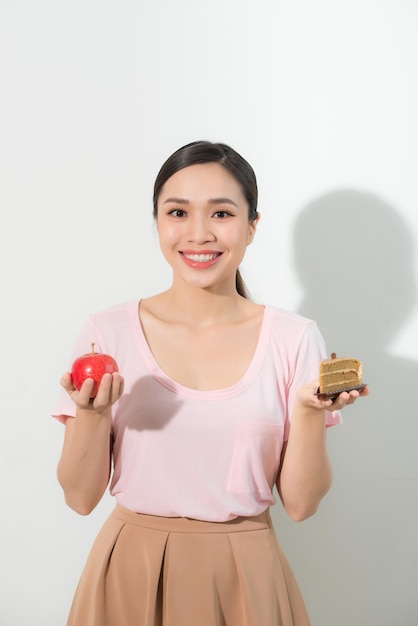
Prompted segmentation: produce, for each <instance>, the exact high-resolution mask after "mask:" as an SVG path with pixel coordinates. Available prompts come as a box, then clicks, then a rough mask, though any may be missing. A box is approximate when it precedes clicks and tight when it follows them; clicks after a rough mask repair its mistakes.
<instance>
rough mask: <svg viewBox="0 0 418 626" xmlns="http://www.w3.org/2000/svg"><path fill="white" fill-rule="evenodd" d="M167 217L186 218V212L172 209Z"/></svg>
mask: <svg viewBox="0 0 418 626" xmlns="http://www.w3.org/2000/svg"><path fill="white" fill-rule="evenodd" d="M167 215H172V216H173V217H185V216H186V211H184V210H183V209H172V210H171V211H169V212H168V214H167Z"/></svg>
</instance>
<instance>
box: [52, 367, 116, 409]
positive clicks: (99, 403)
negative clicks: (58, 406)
mask: <svg viewBox="0 0 418 626" xmlns="http://www.w3.org/2000/svg"><path fill="white" fill-rule="evenodd" d="M60 383H61V385H62V387H64V389H65V391H66V392H67V393H68V395H69V396H70V397H71V399H72V400H73V402H74V403H75V404H76V406H77V407H78V408H79V409H83V410H87V411H94V412H96V413H105V412H106V411H108V410H109V411H110V408H111V406H112V404H114V403H115V402H116V401H117V400H119V398H120V397H121V396H122V394H123V388H124V379H123V376H121V374H119V372H114V373H113V374H104V376H103V378H102V380H101V381H100V384H99V388H98V390H97V395H96V397H95V398H91V392H92V390H93V385H94V381H93V379H92V378H87V379H86V380H85V381H84V383H83V385H82V387H81V389H80V391H77V389H76V388H75V387H74V384H73V381H72V378H71V374H70V372H65V374H64V375H63V376H62V377H61V381H60Z"/></svg>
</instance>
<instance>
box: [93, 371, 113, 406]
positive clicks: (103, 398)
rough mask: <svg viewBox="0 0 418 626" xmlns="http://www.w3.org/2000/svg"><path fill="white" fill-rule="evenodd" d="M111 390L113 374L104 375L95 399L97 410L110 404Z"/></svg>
mask: <svg viewBox="0 0 418 626" xmlns="http://www.w3.org/2000/svg"><path fill="white" fill-rule="evenodd" d="M111 390H112V374H104V375H103V377H102V379H101V381H100V384H99V388H98V390H97V394H96V397H95V399H94V403H93V404H94V407H95V408H104V407H106V406H108V405H109V404H110V395H111Z"/></svg>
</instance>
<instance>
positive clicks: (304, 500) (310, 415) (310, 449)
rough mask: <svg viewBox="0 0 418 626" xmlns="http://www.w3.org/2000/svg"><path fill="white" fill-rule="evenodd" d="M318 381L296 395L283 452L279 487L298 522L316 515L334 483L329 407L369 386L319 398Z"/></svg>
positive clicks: (353, 397)
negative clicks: (328, 441)
mask: <svg viewBox="0 0 418 626" xmlns="http://www.w3.org/2000/svg"><path fill="white" fill-rule="evenodd" d="M317 388H318V383H317V381H314V382H313V383H310V384H308V385H305V386H304V387H301V388H300V389H299V390H298V393H297V395H296V398H295V403H294V408H293V413H292V426H291V429H290V433H289V440H288V442H287V443H285V445H284V447H283V451H282V458H281V466H280V470H279V475H278V479H277V483H276V484H277V489H278V491H279V495H280V498H281V500H282V502H283V506H284V507H285V509H286V511H287V513H288V514H289V515H290V517H291V518H292V519H293V520H295V521H302V520H304V519H306V518H308V517H310V516H311V515H313V514H314V513H315V512H316V511H317V509H318V507H319V504H320V502H321V500H322V498H323V497H324V496H325V494H326V493H327V491H328V490H329V488H330V487H331V482H332V470H331V465H330V461H329V458H328V453H327V449H326V427H325V414H326V410H340V409H342V408H343V407H344V406H346V405H348V404H353V403H354V402H355V400H356V399H357V398H358V397H359V396H360V395H362V396H363V395H364V396H365V395H368V393H369V392H368V389H367V387H366V388H365V389H364V391H363V392H362V393H361V394H359V392H358V391H350V393H347V392H344V393H341V394H340V395H339V396H338V398H337V399H336V400H335V401H334V402H332V401H331V400H320V399H318V397H317V396H316V395H315V391H316V389H317Z"/></svg>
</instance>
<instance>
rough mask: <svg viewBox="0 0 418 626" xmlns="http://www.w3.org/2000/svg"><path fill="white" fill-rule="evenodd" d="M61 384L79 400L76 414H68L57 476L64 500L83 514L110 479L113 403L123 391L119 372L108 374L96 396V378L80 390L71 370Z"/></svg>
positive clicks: (86, 513)
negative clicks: (94, 395) (94, 386)
mask: <svg viewBox="0 0 418 626" xmlns="http://www.w3.org/2000/svg"><path fill="white" fill-rule="evenodd" d="M61 384H62V386H63V387H64V389H65V390H66V391H67V393H68V394H69V395H70V396H71V398H72V399H73V400H74V402H75V404H76V407H77V409H76V416H75V417H74V418H71V417H68V418H67V422H66V425H65V436H64V445H63V449H62V454H61V458H60V460H59V463H58V471H57V474H58V480H59V483H60V485H61V487H62V489H63V491H64V495H65V500H66V502H67V504H68V506H70V507H71V508H72V509H74V510H75V511H77V513H80V514H81V515H88V514H89V513H91V511H92V510H93V509H94V507H95V506H96V505H97V504H98V502H99V501H100V499H101V497H102V496H103V493H104V491H105V489H106V487H107V485H108V483H109V478H110V470H111V452H112V450H111V407H112V404H113V403H114V402H116V400H118V399H119V398H120V396H121V395H122V392H123V378H122V377H121V376H120V375H119V374H112V375H111V374H105V376H104V377H103V379H102V381H101V383H100V387H99V390H98V393H97V396H96V397H95V398H94V400H90V393H91V390H92V388H93V381H92V380H86V381H85V382H84V384H83V386H82V388H81V389H80V391H79V392H77V391H76V390H75V389H74V386H73V384H72V381H71V376H70V374H69V373H66V374H64V376H63V377H62V379H61Z"/></svg>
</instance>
